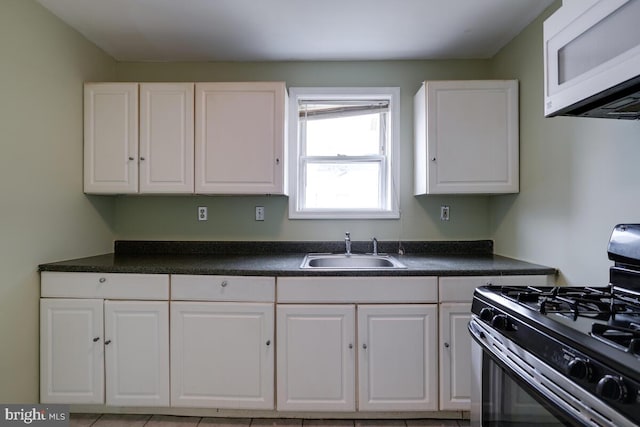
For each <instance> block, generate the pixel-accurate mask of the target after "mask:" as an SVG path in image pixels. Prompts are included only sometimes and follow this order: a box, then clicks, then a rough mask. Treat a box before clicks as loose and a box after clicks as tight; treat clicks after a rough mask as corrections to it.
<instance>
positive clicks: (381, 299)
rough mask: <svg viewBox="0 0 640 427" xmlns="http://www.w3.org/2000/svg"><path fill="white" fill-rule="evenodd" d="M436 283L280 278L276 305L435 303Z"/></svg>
mask: <svg viewBox="0 0 640 427" xmlns="http://www.w3.org/2000/svg"><path fill="white" fill-rule="evenodd" d="M437 282H438V281H437V278H436V277H283V278H278V302H281V303H283V302H296V303H316V302H320V303H344V302H347V303H401V302H402V303H424V302H437V301H438V286H437Z"/></svg>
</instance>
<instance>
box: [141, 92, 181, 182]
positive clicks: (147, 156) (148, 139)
mask: <svg viewBox="0 0 640 427" xmlns="http://www.w3.org/2000/svg"><path fill="white" fill-rule="evenodd" d="M193 91H194V84H193V83H142V84H140V192H141V193H193V179H194V176H193V173H194V172H193V161H194V160H193V152H194V145H193V144H194V139H193V132H194V122H193V120H194V119H193V110H194V100H193Z"/></svg>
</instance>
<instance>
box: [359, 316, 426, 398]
mask: <svg viewBox="0 0 640 427" xmlns="http://www.w3.org/2000/svg"><path fill="white" fill-rule="evenodd" d="M437 317H438V316H437V306H436V305H435V304H433V305H419V304H412V305H364V306H363V305H361V306H358V355H359V356H358V380H359V393H358V396H359V398H358V408H359V409H360V410H363V411H367V410H368V411H371V410H377V411H394V410H399V411H402V410H404V411H409V410H411V411H426V410H436V409H437V406H438V398H437V390H438V386H437V383H438V350H437V347H436V345H437V320H438V318H437Z"/></svg>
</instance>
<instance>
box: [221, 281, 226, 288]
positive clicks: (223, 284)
mask: <svg viewBox="0 0 640 427" xmlns="http://www.w3.org/2000/svg"><path fill="white" fill-rule="evenodd" d="M227 285H228V283H227V281H226V280H223V281H222V283H220V286H222V287H223V288H226V287H227Z"/></svg>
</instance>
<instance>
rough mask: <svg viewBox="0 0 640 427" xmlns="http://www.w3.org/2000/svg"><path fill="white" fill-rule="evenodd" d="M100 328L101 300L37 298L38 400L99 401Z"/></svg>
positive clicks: (101, 393) (101, 376) (101, 383)
mask: <svg viewBox="0 0 640 427" xmlns="http://www.w3.org/2000/svg"><path fill="white" fill-rule="evenodd" d="M102 328H103V313H102V300H99V299H63V298H60V299H49V298H46V299H41V300H40V401H41V402H42V403H103V401H104V357H103V348H104V346H103V337H102V330H103V329H102Z"/></svg>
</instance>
